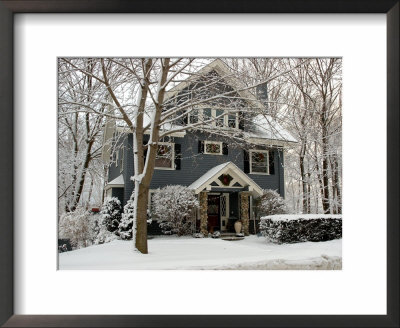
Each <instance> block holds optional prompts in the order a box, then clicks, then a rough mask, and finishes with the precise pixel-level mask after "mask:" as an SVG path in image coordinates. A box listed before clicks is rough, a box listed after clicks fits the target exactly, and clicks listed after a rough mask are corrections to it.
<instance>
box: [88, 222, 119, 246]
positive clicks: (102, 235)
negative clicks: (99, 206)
mask: <svg viewBox="0 0 400 328" xmlns="http://www.w3.org/2000/svg"><path fill="white" fill-rule="evenodd" d="M116 239H119V236H118V235H117V234H116V233H115V232H110V231H108V230H107V228H106V227H105V226H101V227H100V231H99V233H98V234H97V236H96V238H95V239H94V241H93V243H94V244H96V245H98V244H104V243H109V242H110V241H113V240H116Z"/></svg>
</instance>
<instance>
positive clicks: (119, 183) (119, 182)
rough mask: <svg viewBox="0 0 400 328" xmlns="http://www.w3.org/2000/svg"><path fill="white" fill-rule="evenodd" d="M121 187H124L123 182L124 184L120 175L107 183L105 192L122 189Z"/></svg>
mask: <svg viewBox="0 0 400 328" xmlns="http://www.w3.org/2000/svg"><path fill="white" fill-rule="evenodd" d="M123 187H125V182H124V177H123V176H122V174H121V175H119V176H118V177H116V178H115V179H114V180H112V181H110V182H109V183H107V185H106V188H105V189H106V190H107V189H110V188H123Z"/></svg>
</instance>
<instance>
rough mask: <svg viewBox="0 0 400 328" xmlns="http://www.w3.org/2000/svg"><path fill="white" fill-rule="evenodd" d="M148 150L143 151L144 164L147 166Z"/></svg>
mask: <svg viewBox="0 0 400 328" xmlns="http://www.w3.org/2000/svg"><path fill="white" fill-rule="evenodd" d="M146 157H147V148H146V149H144V150H143V164H146Z"/></svg>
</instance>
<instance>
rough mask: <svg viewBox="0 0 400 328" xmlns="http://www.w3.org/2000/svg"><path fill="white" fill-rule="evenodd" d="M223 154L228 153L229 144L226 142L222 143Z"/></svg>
mask: <svg viewBox="0 0 400 328" xmlns="http://www.w3.org/2000/svg"><path fill="white" fill-rule="evenodd" d="M222 154H223V155H228V144H227V143H225V142H223V143H222Z"/></svg>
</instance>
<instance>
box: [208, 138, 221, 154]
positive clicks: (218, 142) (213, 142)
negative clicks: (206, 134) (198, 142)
mask: <svg viewBox="0 0 400 328" xmlns="http://www.w3.org/2000/svg"><path fill="white" fill-rule="evenodd" d="M207 144H219V151H220V152H219V153H208V152H207ZM222 146H223V145H222V141H209V140H204V154H206V155H223V150H222Z"/></svg>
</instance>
